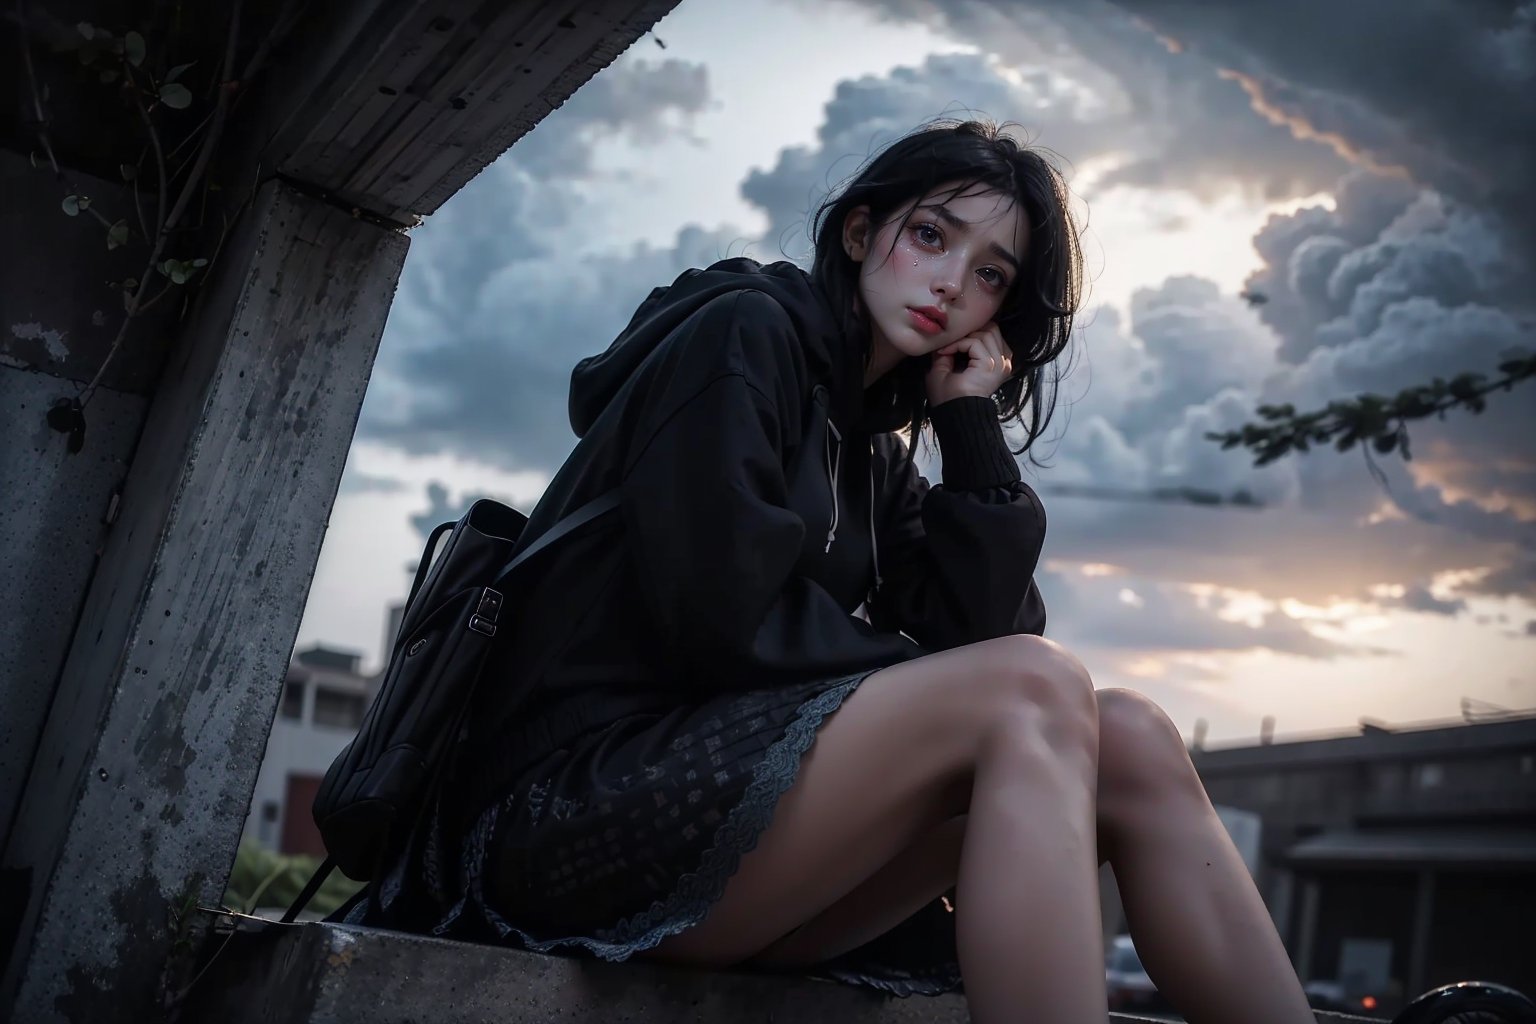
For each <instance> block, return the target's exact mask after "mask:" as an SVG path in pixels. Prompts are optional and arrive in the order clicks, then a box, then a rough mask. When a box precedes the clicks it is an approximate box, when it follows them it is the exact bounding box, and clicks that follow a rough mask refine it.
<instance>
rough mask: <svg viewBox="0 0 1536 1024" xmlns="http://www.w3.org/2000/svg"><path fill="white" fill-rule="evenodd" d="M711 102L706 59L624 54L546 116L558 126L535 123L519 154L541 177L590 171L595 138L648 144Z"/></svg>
mask: <svg viewBox="0 0 1536 1024" xmlns="http://www.w3.org/2000/svg"><path fill="white" fill-rule="evenodd" d="M708 104H709V74H708V72H707V71H706V70H705V68H704V66H703V65H702V64H693V63H690V62H688V61H682V60H666V61H662V62H660V63H655V64H653V63H648V62H645V61H640V60H634V61H630V60H620V61H619V62H618V63H616V64H615V65H614V66H613V67H611V68H608V69H606V70H604V71H603V72H602V73H601V74H599V75H597V76H596V77H595V78H593V79H592V80H591V81H590V82H588V83H587V84H586V85H584V86H582V87H581V88H580V89H578V90H576V94H575V95H574V96H572V97H571V98H570V99H569V100H567V101H566V103H565V105H564V106H562V107H561V108H560V109H559V110H558V111H556V112H555V113H554V114H551V115H550V117H549V118H546V122H547V121H549V120H551V119H553V120H554V129H553V130H544V131H541V130H539V129H535V130H534V131H533V132H531V133H530V134H529V135H528V136H527V137H526V138H524V139H522V140H521V141H519V142H518V144H517V147H516V149H515V151H514V156H513V159H514V160H515V161H516V162H517V163H519V164H520V165H521V166H523V167H524V168H525V169H527V170H528V171H529V172H530V173H532V174H535V175H537V176H539V177H544V178H555V177H573V176H585V175H587V174H590V173H591V170H592V145H593V143H594V142H598V141H601V140H603V139H609V138H614V137H619V138H623V139H624V140H626V141H628V142H630V143H633V144H638V145H644V144H645V143H646V142H647V141H648V140H650V139H652V138H655V137H658V136H663V135H672V134H676V133H677V132H679V131H684V132H686V131H687V130H688V129H689V124H690V121H691V117H692V115H695V114H698V113H700V112H701V111H703V110H704V109H705V108H706V107H707V106H708ZM544 123H545V122H540V124H541V126H542V125H543V124H544Z"/></svg>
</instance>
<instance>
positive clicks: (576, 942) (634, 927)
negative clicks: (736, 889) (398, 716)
mask: <svg viewBox="0 0 1536 1024" xmlns="http://www.w3.org/2000/svg"><path fill="white" fill-rule="evenodd" d="M872 674H873V673H864V674H862V675H859V676H854V677H852V678H849V679H846V680H844V681H843V682H841V683H837V684H834V685H833V686H831V687H829V688H828V689H827V690H826V691H825V692H824V693H822V694H820V695H818V696H816V697H813V698H811V699H810V700H808V701H806V702H805V703H803V704H801V705H800V707H799V708H798V709H797V710H796V713H795V718H794V719H793V720H792V721H791V722H790V723H789V725H788V727H787V728H786V729H785V731H784V735H783V736H781V737H780V738H779V739H778V740H777V741H776V742H775V743H774V744H773V745H772V746H770V747H769V748H768V749H767V751H765V752H764V754H763V759H762V760H761V761H759V762H758V763H757V765H756V766H755V767H754V768H753V770H752V781H751V782H749V783H747V787H746V790H745V792H744V793H743V794H742V798H741V802H740V803H738V804H737V805H736V806H735V807H734V808H732V809H731V812H730V813H729V814H728V815H726V819H725V821H724V822H722V823H721V825H720V827H719V829H717V830H716V832H715V836H714V841H713V842H712V843H711V844H710V847H709V849H708V850H706V851H705V852H704V856H703V857H702V858H701V859H700V861H699V867H698V870H697V871H693V872H690V873H688V874H686V875H683V876H682V877H681V878H680V879H678V882H677V887H676V888H675V889H674V890H673V891H672V894H671V895H670V896H667V897H666V898H664V899H660V900H657V901H656V902H654V903H652V904H651V906H650V908H649V909H648V910H644V911H641V912H640V913H637V914H634V915H632V916H631V917H628V918H626V919H624V920H622V921H620V922H619V923H618V924H617V925H615V926H614V927H612V928H606V929H600V930H598V932H597V936H595V937H594V936H586V935H571V936H567V937H564V938H556V939H535V938H534V937H533V936H532V935H529V934H528V933H527V932H525V931H523V930H522V929H521V928H518V927H517V926H516V925H514V924H512V923H510V922H509V921H507V920H506V919H505V918H503V917H502V916H501V915H500V914H498V913H496V911H494V910H493V909H491V908H490V907H489V906H487V905H486V903H485V902H484V901H483V900H477V902H479V904H480V911H481V913H482V914H483V915H484V917H485V919H486V920H487V921H488V922H489V923H490V924H491V926H492V927H494V928H495V929H496V930H497V931H498V932H499V933H500V934H501V936H502V938H507V937H508V936H516V937H517V939H518V941H519V942H520V943H521V944H522V945H523V946H524V947H525V948H527V949H530V950H533V951H535V952H539V953H547V952H549V951H550V950H553V949H556V948H558V947H560V946H580V947H582V948H584V949H587V950H590V951H591V952H592V953H595V954H596V955H597V956H599V957H601V958H603V959H604V960H626V959H628V958H629V957H631V956H634V955H635V954H636V953H640V952H643V951H645V950H647V949H652V948H654V947H655V946H656V945H657V944H658V943H660V942H661V941H662V940H663V939H666V938H669V937H671V936H673V935H677V934H679V933H680V932H683V931H686V930H687V929H689V928H692V927H693V926H694V925H696V924H698V923H699V922H700V921H702V920H703V919H704V916H705V915H706V914H707V913H708V912H709V908H710V907H711V906H712V905H714V904H715V903H716V902H717V901H718V900H719V899H720V894H721V893H723V892H724V891H725V883H726V882H727V881H728V880H729V879H730V877H731V876H732V875H734V874H735V873H736V869H737V868H738V867H740V865H741V858H742V857H743V856H744V855H746V854H747V853H750V852H751V851H752V850H753V849H754V848H755V847H756V846H757V842H758V839H759V838H760V837H761V836H762V834H763V832H764V831H765V830H766V829H767V828H768V825H769V823H770V822H772V820H773V811H774V808H775V806H776V805H777V804H778V801H779V798H780V797H781V796H783V795H784V793H785V792H786V791H788V789H789V787H790V786H791V785H793V784H794V781H795V777H796V776H797V775H798V774H799V772H800V760H801V758H802V757H803V756H804V754H805V752H806V751H807V750H809V749H810V748H811V744H812V743H814V742H815V740H816V731H817V730H818V729H819V728H821V723H822V722H823V721H824V720H825V719H826V717H827V716H828V715H830V714H831V713H832V712H834V711H836V710H837V709H838V708H839V707H840V706H841V705H842V703H843V701H844V700H845V699H847V697H848V695H849V694H850V693H852V692H853V691H854V690H855V689H856V688H857V687H858V685H859V684H860V683H862V682H863V681H864V680H865V679H867V678H868V677H869V676H870V675H872ZM495 818H496V814H495V813H494V811H493V812H491V813H488V814H487V815H486V817H485V818H484V819H482V822H481V827H478V828H476V830H475V832H476V837H475V838H476V840H478V842H471V843H468V844H466V845H467V846H475V845H478V843H483V842H484V840H485V838H486V837H487V836H488V835H489V832H490V829H491V827H493V826H494V822H495ZM479 882H480V879H479V878H478V877H476V878H475V879H474V881H473V883H472V888H473V889H474V890H475V895H476V896H478V895H479V888H480V886H479ZM459 909H460V908H457V907H456V908H455V913H454V914H453V916H455V917H456V916H458V915H457V911H458V910H459Z"/></svg>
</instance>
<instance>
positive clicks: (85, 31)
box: [75, 21, 96, 39]
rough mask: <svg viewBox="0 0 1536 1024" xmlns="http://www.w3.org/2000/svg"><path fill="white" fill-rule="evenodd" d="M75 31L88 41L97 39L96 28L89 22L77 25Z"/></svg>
mask: <svg viewBox="0 0 1536 1024" xmlns="http://www.w3.org/2000/svg"><path fill="white" fill-rule="evenodd" d="M75 31H76V32H79V33H80V34H81V35H82V36H84V37H85V38H86V39H95V38H96V26H94V25H92V24H91V23H90V22H88V21H82V22H80V23H79V24H78V25H76V26H75Z"/></svg>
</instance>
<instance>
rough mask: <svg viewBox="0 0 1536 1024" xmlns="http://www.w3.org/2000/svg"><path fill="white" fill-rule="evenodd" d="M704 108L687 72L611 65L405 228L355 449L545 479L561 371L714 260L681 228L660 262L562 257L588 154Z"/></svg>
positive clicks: (561, 449) (715, 244) (558, 452)
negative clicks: (650, 297)
mask: <svg viewBox="0 0 1536 1024" xmlns="http://www.w3.org/2000/svg"><path fill="white" fill-rule="evenodd" d="M707 102H708V91H707V81H706V79H705V73H704V69H703V68H702V67H700V66H698V65H693V64H686V63H683V62H679V61H668V62H666V63H663V64H646V63H644V62H639V61H636V62H632V63H627V64H626V63H622V62H621V63H620V64H618V65H615V66H614V67H613V68H610V69H608V70H607V71H605V72H603V74H601V75H599V76H598V77H597V78H595V79H594V80H593V81H592V82H591V83H588V85H587V86H584V87H583V88H582V89H581V90H580V91H578V93H577V94H576V96H575V97H573V98H572V100H571V101H570V102H569V103H567V104H566V105H565V106H564V107H562V108H561V109H559V110H557V111H555V112H554V113H552V114H550V115H549V116H548V117H547V118H546V119H545V120H544V121H542V122H541V123H540V124H539V125H538V127H536V128H535V129H534V130H533V131H532V132H530V133H529V134H528V136H526V137H525V138H523V139H522V140H520V141H519V142H518V143H517V145H516V146H514V147H513V149H512V150H511V151H510V152H509V153H508V155H507V156H506V157H503V158H502V159H500V160H498V161H497V162H496V163H495V164H493V165H491V166H490V167H488V168H487V169H486V170H485V171H484V172H482V173H481V174H480V175H479V176H478V177H476V178H475V179H474V180H473V181H471V182H470V183H469V184H468V185H467V186H465V188H464V190H463V192H462V193H460V194H459V195H457V196H455V197H454V199H453V201H451V202H450V203H448V204H446V205H445V206H444V207H443V209H442V210H440V211H439V212H438V213H437V214H436V215H434V216H433V217H432V218H431V219H430V220H429V221H428V222H427V223H426V224H425V225H423V226H422V227H421V228H419V229H417V231H416V232H415V233H414V236H413V239H412V247H411V254H410V257H409V259H408V260H407V261H406V266H405V272H404V274H403V275H402V277H401V282H400V288H399V293H398V295H397V297H396V301H395V305H394V307H393V309H392V310H391V311H390V319H389V324H388V326H387V328H386V333H385V339H384V342H383V344H382V345H381V348H380V357H379V362H378V366H377V368H376V371H375V379H374V381H373V383H372V385H371V386H370V388H369V392H368V397H367V400H366V401H365V403H364V405H363V411H362V415H361V417H360V420H359V424H358V432H359V436H361V437H364V438H368V439H372V440H376V441H379V442H382V443H384V444H387V445H389V446H392V447H394V448H397V449H399V450H402V451H405V452H408V453H411V454H417V455H424V454H433V453H439V452H446V453H452V454H455V455H458V456H460V457H463V458H468V459H472V460H478V461H481V462H485V463H488V464H491V465H496V466H500V467H504V468H507V469H514V470H516V469H540V470H544V471H546V472H550V471H553V469H554V468H555V467H557V466H558V465H559V463H560V462H561V460H563V459H564V457H565V455H566V453H567V452H569V450H570V448H571V446H572V444H573V443H574V441H575V438H574V437H573V435H572V434H571V431H570V427H569V426H568V424H567V420H566V391H567V388H568V386H569V375H570V370H571V367H572V366H574V365H575V363H576V361H577V360H578V359H580V358H581V357H582V356H584V355H588V354H590V353H592V352H594V351H597V350H599V349H601V348H603V347H605V346H606V345H607V344H608V343H609V342H610V341H611V340H612V339H613V337H614V335H615V334H616V333H617V332H618V330H619V329H620V328H621V327H622V326H623V325H624V323H625V322H626V321H627V320H628V318H629V315H630V313H631V312H632V311H633V309H634V307H635V305H636V304H637V303H638V302H639V301H640V299H642V298H643V297H644V296H645V294H646V293H647V292H648V291H649V290H650V289H651V288H652V287H654V286H655V285H657V284H660V283H665V282H666V281H669V280H671V279H672V278H673V277H675V276H676V274H677V273H678V271H680V270H682V269H683V268H684V267H686V266H688V265H690V264H692V263H696V262H699V261H701V260H702V261H703V262H706V263H707V262H711V261H713V260H715V259H718V258H719V257H720V256H723V255H724V254H725V252H724V250H725V248H726V247H727V246H728V245H729V240H726V239H716V238H714V237H713V236H707V235H705V234H704V233H702V232H700V231H698V230H697V229H686V230H684V231H683V232H681V233H680V234H679V237H678V239H677V243H676V245H675V246H672V247H669V248H663V249H657V248H651V247H639V248H636V249H634V250H632V251H630V252H627V253H616V254H611V255H603V256H595V257H590V258H585V259H578V258H576V257H574V256H572V255H571V254H570V252H569V250H570V249H571V248H572V240H573V236H574V233H575V232H576V231H578V230H579V225H580V223H581V215H582V212H583V211H584V209H585V208H586V203H587V200H586V199H584V198H583V195H582V190H581V188H580V186H581V184H582V182H583V179H584V176H586V175H588V174H590V173H591V169H592V163H591V153H592V149H593V147H594V146H595V145H596V144H597V143H598V142H599V141H600V140H601V139H602V138H604V137H606V136H608V135H611V134H614V133H623V134H625V135H626V136H638V137H640V138H650V137H654V136H655V135H657V134H659V133H663V132H668V131H679V130H682V128H681V127H680V126H682V125H685V124H686V122H687V119H688V116H689V115H691V114H692V113H696V112H697V111H699V110H701V109H702V108H703V106H704V104H705V103H707Z"/></svg>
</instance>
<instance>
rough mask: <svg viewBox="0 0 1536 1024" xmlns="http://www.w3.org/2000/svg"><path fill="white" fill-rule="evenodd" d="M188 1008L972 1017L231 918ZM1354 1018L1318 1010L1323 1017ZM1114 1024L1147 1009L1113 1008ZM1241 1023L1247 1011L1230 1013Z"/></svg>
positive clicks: (843, 990) (892, 1002) (956, 1002)
mask: <svg viewBox="0 0 1536 1024" xmlns="http://www.w3.org/2000/svg"><path fill="white" fill-rule="evenodd" d="M229 920H230V922H231V923H232V924H233V927H234V930H233V932H232V933H230V934H229V935H228V938H227V941H226V939H224V938H216V939H215V940H214V941H213V942H212V945H211V948H212V949H219V944H220V943H221V942H222V943H225V945H224V946H223V948H222V950H221V951H220V952H219V953H218V954H217V955H216V956H215V957H213V959H212V960H211V961H210V962H209V964H208V969H207V970H206V972H205V973H204V974H203V976H202V977H201V978H200V979H199V980H198V982H197V984H196V987H195V988H194V990H193V992H192V993H191V995H190V997H189V1000H188V1002H187V1004H186V1005H185V1007H184V1010H185V1014H184V1016H183V1018H182V1019H183V1020H184V1021H188V1022H202V1021H207V1022H210V1024H257V1022H261V1024H267V1022H282V1024H353V1022H357V1024H363V1022H366V1024H450V1022H452V1024H458V1022H464V1024H470V1022H474V1024H482V1022H485V1024H489V1022H495V1024H546V1022H551V1021H559V1022H561V1024H615V1022H623V1024H710V1022H729V1024H823V1022H824V1024H834V1022H835V1024H966V1022H967V1021H968V1020H969V1018H968V1015H967V1014H966V1011H965V1002H964V1000H963V999H962V998H961V997H959V996H941V997H938V998H933V999H928V998H921V997H914V998H911V999H893V998H889V997H886V996H883V995H880V994H879V993H875V992H869V991H865V990H862V989H857V988H853V987H850V986H846V985H839V984H833V983H828V982H820V981H814V980H811V979H807V978H794V977H783V976H772V975H766V974H746V973H727V972H706V971H689V970H680V969H675V968H667V967H658V966H654V965H650V964H635V963H625V964H613V963H605V962H600V961H592V960H577V959H567V958H563V957H553V956H541V955H538V954H534V953H525V952H522V951H519V950H512V949H502V948H496V947H489V946H477V945H469V944H466V943H461V942H448V941H444V940H442V939H432V938H426V937H423V936H418V935H404V934H400V933H398V932H386V931H379V930H377V929H371V928H356V927H350V926H342V925H330V924H320V923H316V924H293V925H282V924H274V923H272V922H270V921H263V920H260V919H257V918H246V917H233V918H230V919H229ZM1359 1019H1360V1018H1347V1017H1336V1016H1334V1015H1331V1014H1319V1015H1318V1020H1319V1021H1330V1022H1343V1021H1349V1020H1359ZM1111 1020H1112V1021H1114V1022H1116V1024H1133V1022H1136V1021H1138V1020H1139V1018H1134V1017H1126V1016H1121V1015H1118V1014H1116V1015H1113V1016H1112V1017H1111ZM1234 1024H1239V1022H1234Z"/></svg>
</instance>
